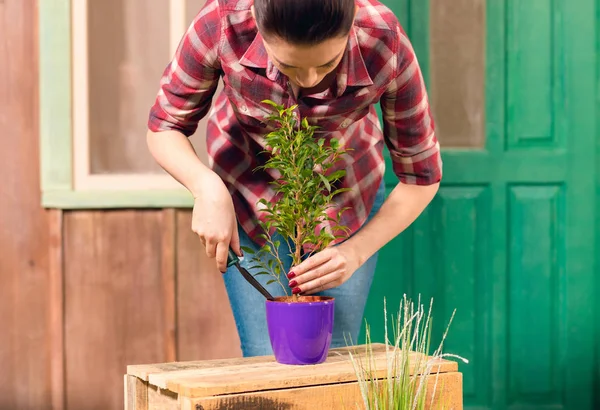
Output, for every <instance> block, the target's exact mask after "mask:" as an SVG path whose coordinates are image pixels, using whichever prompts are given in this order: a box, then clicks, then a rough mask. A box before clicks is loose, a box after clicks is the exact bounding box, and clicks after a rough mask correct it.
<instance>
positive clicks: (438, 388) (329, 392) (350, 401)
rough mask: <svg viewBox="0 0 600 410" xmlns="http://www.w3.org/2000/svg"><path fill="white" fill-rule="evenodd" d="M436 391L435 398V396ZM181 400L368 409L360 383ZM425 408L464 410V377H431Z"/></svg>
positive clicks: (199, 404) (216, 409) (294, 409)
mask: <svg viewBox="0 0 600 410" xmlns="http://www.w3.org/2000/svg"><path fill="white" fill-rule="evenodd" d="M434 389H435V390H434ZM434 392H435V395H433V394H434ZM432 396H433V397H432ZM180 400H181V408H182V409H186V410H187V409H190V410H191V409H203V410H220V409H244V410H259V409H285V410H314V409H328V410H336V409H340V410H341V409H356V408H365V407H364V405H363V400H362V396H361V393H360V388H359V385H358V383H340V384H334V385H325V386H312V387H301V388H292V389H280V390H269V391H264V392H250V393H243V394H232V395H226V396H217V397H208V398H196V399H191V398H187V397H181V398H180ZM151 404H152V403H151ZM386 408H387V407H386ZM425 408H426V409H440V408H442V409H444V410H462V408H463V399H462V374H461V373H457V372H451V373H441V374H440V375H439V376H438V377H437V385H436V377H435V376H431V377H430V378H429V379H428V380H427V395H426V400H425Z"/></svg>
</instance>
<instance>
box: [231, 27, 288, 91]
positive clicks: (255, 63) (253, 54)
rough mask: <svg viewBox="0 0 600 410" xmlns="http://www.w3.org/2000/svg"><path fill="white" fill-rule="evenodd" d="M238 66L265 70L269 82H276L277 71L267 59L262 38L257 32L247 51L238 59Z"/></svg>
mask: <svg viewBox="0 0 600 410" xmlns="http://www.w3.org/2000/svg"><path fill="white" fill-rule="evenodd" d="M240 64H241V65H243V66H245V67H254V68H263V69H265V70H266V73H267V77H268V78H269V80H272V81H275V80H277V77H278V75H279V70H277V68H276V67H275V65H274V64H273V63H272V62H271V60H270V59H269V55H268V54H267V50H266V49H265V45H264V43H263V39H262V36H261V35H260V33H259V32H257V33H256V36H255V37H254V40H253V41H252V44H250V47H248V49H247V50H246V52H245V53H244V55H243V56H242V58H241V59H240Z"/></svg>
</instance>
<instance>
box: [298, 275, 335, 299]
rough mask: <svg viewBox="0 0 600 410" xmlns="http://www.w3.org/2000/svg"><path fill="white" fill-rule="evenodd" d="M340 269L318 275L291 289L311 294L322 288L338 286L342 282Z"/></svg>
mask: <svg viewBox="0 0 600 410" xmlns="http://www.w3.org/2000/svg"><path fill="white" fill-rule="evenodd" d="M342 274H343V273H342V271H339V270H336V271H333V272H330V273H328V274H327V275H324V276H320V277H318V278H315V279H313V280H311V281H309V282H306V283H304V284H302V285H298V286H296V287H295V288H294V289H293V290H292V291H293V292H294V293H302V294H303V295H305V294H308V295H310V294H313V293H316V292H320V291H322V290H326V289H331V288H334V287H336V286H339V285H340V284H341V282H342Z"/></svg>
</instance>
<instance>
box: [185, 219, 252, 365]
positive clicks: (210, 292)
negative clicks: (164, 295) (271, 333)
mask: <svg viewBox="0 0 600 410" xmlns="http://www.w3.org/2000/svg"><path fill="white" fill-rule="evenodd" d="M191 226H192V213H191V211H178V212H177V331H178V339H177V343H178V347H177V350H178V353H179V354H178V358H177V360H204V359H218V358H228V357H241V348H240V341H239V337H238V334H237V330H236V327H235V322H234V320H233V314H232V312H231V307H230V305H229V299H228V297H227V292H226V291H225V285H224V283H223V278H222V275H221V273H220V272H219V271H218V269H217V267H216V265H215V263H214V261H211V260H209V259H208V257H207V256H206V253H205V251H204V247H203V246H202V244H201V243H200V240H199V238H198V236H197V235H196V234H195V233H194V232H192V229H191Z"/></svg>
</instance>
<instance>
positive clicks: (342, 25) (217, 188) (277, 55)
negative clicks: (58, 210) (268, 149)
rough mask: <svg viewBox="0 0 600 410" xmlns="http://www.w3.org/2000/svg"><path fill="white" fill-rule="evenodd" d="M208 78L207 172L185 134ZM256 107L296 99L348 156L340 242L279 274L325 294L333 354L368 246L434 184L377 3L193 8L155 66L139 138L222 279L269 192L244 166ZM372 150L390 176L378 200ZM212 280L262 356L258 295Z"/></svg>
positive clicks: (350, 322) (402, 66)
mask: <svg viewBox="0 0 600 410" xmlns="http://www.w3.org/2000/svg"><path fill="white" fill-rule="evenodd" d="M220 78H222V79H223V83H224V89H223V92H222V93H220V94H219V95H218V96H216V98H215V99H214V106H213V108H212V110H211V111H210V114H209V120H208V125H207V151H208V155H209V159H210V160H209V164H208V165H209V167H207V166H205V165H204V164H202V163H201V162H200V160H199V159H198V157H197V156H196V154H195V152H194V150H193V148H192V146H191V144H190V143H189V141H188V139H187V137H189V136H190V135H192V134H193V133H194V132H195V130H196V127H197V123H198V121H199V120H200V119H202V118H203V117H204V116H205V115H206V114H207V113H208V112H209V108H210V106H211V104H212V103H213V97H214V94H215V90H216V88H217V83H218V80H219V79H220ZM265 99H270V100H273V101H275V102H276V103H279V104H284V105H287V106H290V105H293V104H298V109H297V114H298V115H299V116H300V117H301V118H304V117H306V118H308V120H309V122H310V123H311V124H315V125H318V126H319V127H320V132H322V133H323V134H322V135H324V136H326V138H330V137H336V138H338V139H339V140H340V141H341V142H342V144H344V146H345V147H346V148H351V149H352V151H351V152H352V154H351V157H350V158H349V159H348V160H347V163H346V172H347V174H346V177H345V179H344V181H343V183H342V186H344V187H349V188H351V191H349V192H347V193H344V194H342V195H339V197H338V199H337V202H336V206H337V207H338V209H339V208H340V207H349V208H350V209H349V210H348V211H346V212H344V214H343V216H342V220H341V221H340V222H341V224H343V225H345V226H347V227H348V228H350V233H351V235H350V237H349V238H348V239H347V240H345V241H343V242H341V243H336V244H334V245H333V246H330V247H329V248H327V249H326V250H324V251H322V252H320V253H318V254H315V255H313V256H312V257H310V258H307V259H305V260H304V261H303V262H302V263H301V264H299V265H298V266H291V267H290V270H289V271H288V272H289V273H288V278H289V286H290V288H291V289H292V290H293V292H294V293H302V294H314V293H318V294H322V295H330V296H334V297H335V298H336V304H335V309H336V310H335V327H334V334H333V340H332V346H342V345H344V344H345V343H346V342H345V340H346V339H347V337H348V336H349V337H350V338H351V340H353V341H355V340H356V339H357V337H358V333H359V330H360V325H361V322H362V317H363V313H364V308H365V304H366V300H367V296H368V293H369V289H370V286H371V282H372V278H373V274H374V271H375V265H376V259H377V252H378V250H379V249H380V248H381V247H382V246H383V245H385V244H386V243H387V242H389V241H390V240H391V239H393V238H394V237H395V236H397V235H398V234H399V233H400V232H402V231H403V230H404V229H405V228H406V227H407V226H409V225H410V224H411V223H412V222H413V221H414V220H415V219H416V218H417V216H418V215H419V214H420V213H421V212H422V211H423V209H424V208H425V207H426V206H427V204H428V203H429V202H430V201H431V199H432V198H433V196H434V195H435V193H436V191H437V189H438V184H439V181H440V179H441V159H440V151H439V144H438V142H437V139H436V137H435V134H434V125H433V121H432V119H431V115H430V109H429V104H428V99H427V94H426V91H425V86H424V84H423V79H422V76H421V72H420V69H419V66H418V63H417V59H416V57H415V54H414V51H413V49H412V47H411V45H410V42H409V40H408V39H407V37H406V35H405V33H404V31H403V30H402V28H401V27H400V24H399V23H398V20H397V19H396V17H395V16H394V14H393V13H392V12H391V11H390V10H389V9H388V8H386V7H385V6H383V5H382V4H380V3H379V2H377V1H376V0H356V1H355V0H302V1H298V0H254V1H252V0H238V1H236V0H208V1H207V2H206V4H205V5H204V6H203V8H202V10H201V11H200V12H199V14H198V15H197V17H196V18H195V19H194V21H193V23H192V25H191V26H190V28H189V30H188V31H187V32H186V33H185V35H184V37H183V39H182V41H181V43H180V45H179V48H178V50H177V52H176V55H175V56H174V58H173V61H172V62H171V64H170V65H169V66H168V67H167V68H166V70H165V72H164V76H163V78H162V81H161V87H160V91H159V94H158V97H157V99H156V102H155V104H154V106H153V107H152V109H151V112H150V118H149V132H148V136H147V139H148V146H149V149H150V151H151V153H152V155H153V156H154V158H156V160H157V162H158V163H159V164H160V165H161V166H162V167H163V168H164V169H165V170H166V171H167V172H169V173H170V174H171V175H172V176H173V177H174V178H175V179H177V180H178V181H179V182H180V183H182V184H183V185H184V186H185V187H186V188H187V189H188V190H189V191H190V192H191V193H192V194H193V196H194V211H193V220H192V229H193V230H194V232H196V233H197V234H198V235H199V237H200V239H201V241H202V243H203V244H204V246H205V248H206V254H207V255H208V257H210V258H214V259H215V260H216V264H217V266H218V268H219V269H220V270H221V271H222V272H226V269H227V267H226V260H227V251H228V248H229V246H231V247H232V249H233V250H234V251H235V252H236V253H237V254H238V255H240V256H241V255H242V252H241V247H240V246H249V247H253V248H255V249H256V248H257V246H258V245H257V238H256V235H257V234H258V233H259V229H258V227H257V224H256V222H255V221H256V217H257V213H258V208H257V202H258V200H259V199H260V198H266V199H267V200H271V199H272V198H273V192H272V190H271V189H270V187H269V185H268V182H269V181H270V180H272V176H271V175H269V174H268V173H267V172H254V169H255V168H256V167H257V166H259V165H261V164H259V163H258V158H259V153H260V152H261V151H263V150H264V146H263V145H262V142H263V139H262V136H264V135H265V134H266V133H267V132H269V131H270V130H271V129H272V128H271V127H272V125H271V124H266V123H265V117H266V116H267V115H268V114H269V107H268V106H266V105H265V104H262V103H261V101H262V100H265ZM377 103H380V106H381V109H382V114H383V127H381V126H380V123H379V119H378V116H377V112H376V110H375V104H377ZM384 144H385V145H386V146H387V149H388V150H389V152H390V154H391V158H392V163H393V170H394V173H395V174H396V175H397V176H398V179H399V183H398V185H397V186H396V187H395V188H394V189H393V191H392V192H391V193H390V195H389V197H388V198H387V199H385V198H384V186H383V178H382V177H383V173H384V165H385V163H384V159H383V152H382V151H383V146H384ZM282 246H284V245H282ZM287 253H288V252H287V250H286V249H282V250H281V251H280V255H281V254H287ZM244 263H245V265H244ZM248 263H249V261H248V260H246V261H244V262H243V265H244V266H245V267H246V268H249V265H248ZM287 263H288V266H289V264H290V261H287ZM264 277H265V276H264V275H259V276H258V277H257V278H258V279H259V280H260V279H261V278H264ZM224 279H225V286H226V289H227V292H228V294H229V299H230V301H231V304H232V310H233V314H234V318H235V321H236V324H237V329H238V332H239V336H240V339H241V343H242V352H243V354H244V356H254V355H267V354H271V353H272V351H271V346H270V343H269V337H268V332H267V327H266V320H265V313H264V298H263V297H262V296H261V295H260V294H259V293H258V292H256V291H255V290H254V289H252V288H251V287H250V285H249V284H247V283H246V282H245V281H244V279H243V278H242V277H241V275H239V274H238V273H236V272H234V271H231V272H229V271H227V272H226V274H225V275H224ZM267 288H268V289H269V290H270V291H271V292H273V294H280V293H281V291H282V290H281V289H278V288H277V286H276V284H272V285H271V286H267Z"/></svg>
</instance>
